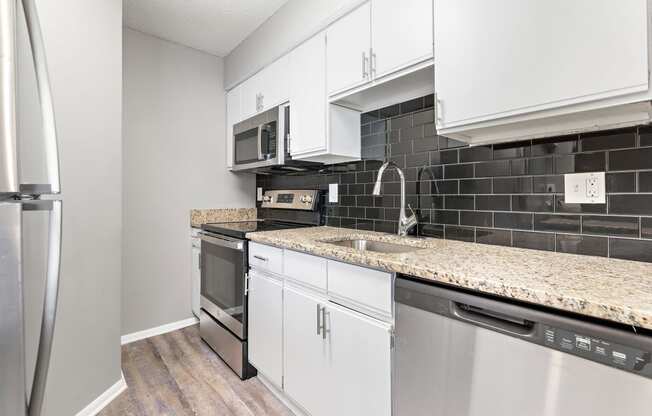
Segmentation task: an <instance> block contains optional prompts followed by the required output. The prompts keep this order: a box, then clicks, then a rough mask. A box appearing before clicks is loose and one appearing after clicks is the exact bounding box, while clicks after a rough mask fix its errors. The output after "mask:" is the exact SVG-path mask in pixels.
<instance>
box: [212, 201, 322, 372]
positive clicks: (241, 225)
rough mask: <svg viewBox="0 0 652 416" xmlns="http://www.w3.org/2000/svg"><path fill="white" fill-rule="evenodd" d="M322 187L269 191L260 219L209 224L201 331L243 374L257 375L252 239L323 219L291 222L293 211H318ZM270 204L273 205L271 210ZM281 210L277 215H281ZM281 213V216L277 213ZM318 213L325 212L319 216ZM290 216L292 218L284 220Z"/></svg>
mask: <svg viewBox="0 0 652 416" xmlns="http://www.w3.org/2000/svg"><path fill="white" fill-rule="evenodd" d="M318 202H319V198H318V191H315V190H289V191H285V190H284V191H267V192H265V194H264V196H263V202H262V204H261V206H260V207H261V208H263V209H264V210H263V211H264V212H265V213H266V214H267V215H268V216H269V217H270V218H266V219H259V220H256V221H243V222H224V223H212V224H204V225H203V226H202V231H201V233H200V234H199V238H200V239H201V260H200V264H201V300H200V303H201V312H200V334H201V337H202V339H203V340H204V341H206V342H207V343H208V345H210V346H211V348H212V349H213V350H214V351H215V352H216V353H217V354H218V355H219V356H220V357H221V358H222V359H223V360H224V362H226V363H227V364H228V365H229V366H230V367H231V368H232V369H233V371H235V372H236V373H237V374H238V375H239V376H240V378H242V379H246V378H249V377H252V376H254V375H256V370H255V369H254V368H253V367H252V366H251V365H250V364H249V361H248V357H247V281H248V276H247V272H248V270H249V264H248V242H247V239H246V237H245V235H246V234H247V233H249V232H254V231H268V230H279V229H285V228H298V227H311V226H315V225H319V223H318V222H316V221H318V220H316V221H307V220H306V219H305V218H302V219H303V221H289V220H287V218H288V217H289V216H290V215H288V213H292V212H295V211H316V209H317V207H318V205H319V204H318ZM268 208H269V209H268ZM275 214H277V215H275ZM273 217H278V218H273ZM314 217H315V218H318V217H319V215H316V216H314ZM281 218H286V219H281Z"/></svg>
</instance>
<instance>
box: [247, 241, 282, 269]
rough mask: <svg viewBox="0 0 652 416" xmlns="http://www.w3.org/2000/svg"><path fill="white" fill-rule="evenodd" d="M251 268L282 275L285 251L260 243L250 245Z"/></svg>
mask: <svg viewBox="0 0 652 416" xmlns="http://www.w3.org/2000/svg"><path fill="white" fill-rule="evenodd" d="M249 266H251V267H253V268H255V269H258V270H266V271H269V272H272V273H277V274H281V273H282V271H283V250H282V249H280V248H276V247H271V246H266V245H263V244H258V243H253V242H250V243H249Z"/></svg>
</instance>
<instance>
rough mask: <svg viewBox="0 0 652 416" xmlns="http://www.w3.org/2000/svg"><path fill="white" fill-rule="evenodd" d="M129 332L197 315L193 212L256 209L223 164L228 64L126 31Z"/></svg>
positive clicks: (243, 182) (125, 320)
mask: <svg viewBox="0 0 652 416" xmlns="http://www.w3.org/2000/svg"><path fill="white" fill-rule="evenodd" d="M123 70H124V88H123V90H124V120H123V123H124V130H123V140H124V148H123V159H124V163H123V175H124V180H123V215H124V229H123V252H122V255H123V284H122V334H123V335H124V334H129V333H133V332H137V331H141V330H145V329H150V328H153V327H157V326H160V325H164V324H168V323H171V322H176V321H180V320H183V319H186V318H190V317H192V312H191V303H190V299H191V298H190V296H191V292H190V272H191V264H190V262H191V256H190V210H191V209H192V208H247V207H253V205H254V196H253V192H252V190H253V187H254V182H255V179H254V178H253V175H239V176H237V175H233V174H231V173H230V172H229V171H228V170H227V168H226V166H225V158H224V152H225V148H226V147H225V145H226V142H225V134H226V132H225V124H224V115H225V103H224V100H225V98H224V87H223V70H224V67H223V60H222V59H221V58H218V57H215V56H212V55H209V54H206V53H203V52H199V51H197V50H194V49H190V48H187V47H184V46H180V45H177V44H174V43H171V42H167V41H163V40H161V39H158V38H155V37H152V36H149V35H144V34H142V33H140V32H137V31H134V30H131V29H125V30H124V62H123Z"/></svg>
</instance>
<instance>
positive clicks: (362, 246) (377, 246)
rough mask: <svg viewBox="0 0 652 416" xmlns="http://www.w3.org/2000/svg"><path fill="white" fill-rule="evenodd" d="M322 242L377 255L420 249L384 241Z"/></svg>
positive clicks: (349, 240) (347, 240)
mask: <svg viewBox="0 0 652 416" xmlns="http://www.w3.org/2000/svg"><path fill="white" fill-rule="evenodd" d="M324 242H325V243H329V244H334V245H336V246H340V247H348V248H352V249H355V250H360V251H375V252H377V253H409V252H410V251H416V250H419V248H420V247H413V246H407V245H404V244H394V243H386V242H384V241H373V240H357V239H346V240H334V241H324Z"/></svg>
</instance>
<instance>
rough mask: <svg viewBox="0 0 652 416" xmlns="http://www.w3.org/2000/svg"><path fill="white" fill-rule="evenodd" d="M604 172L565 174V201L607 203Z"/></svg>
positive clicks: (569, 202)
mask: <svg viewBox="0 0 652 416" xmlns="http://www.w3.org/2000/svg"><path fill="white" fill-rule="evenodd" d="M605 188H606V185H605V174H604V172H591V173H569V174H566V175H564V201H565V202H566V203H568V204H605V203H606V202H607V197H606V189H605Z"/></svg>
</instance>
